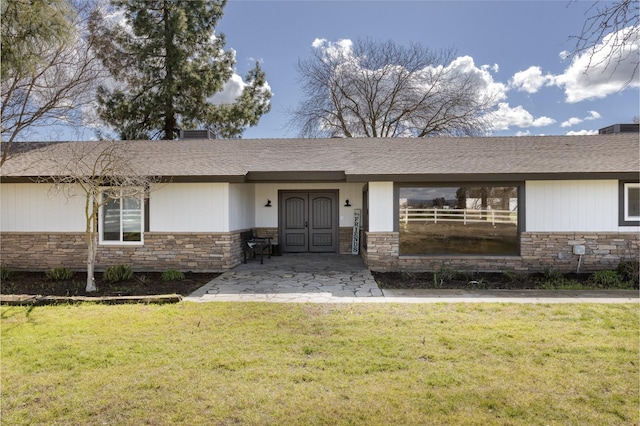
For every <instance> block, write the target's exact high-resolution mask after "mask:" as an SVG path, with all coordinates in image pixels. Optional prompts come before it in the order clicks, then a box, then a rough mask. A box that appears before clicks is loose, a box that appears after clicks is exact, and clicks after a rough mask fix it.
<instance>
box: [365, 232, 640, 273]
mask: <svg viewBox="0 0 640 426" xmlns="http://www.w3.org/2000/svg"><path fill="white" fill-rule="evenodd" d="M365 238H366V244H365V247H364V250H363V258H364V259H365V263H366V265H367V266H368V267H369V269H371V270H372V271H380V272H383V271H415V272H419V271H436V270H439V269H440V268H442V267H443V266H444V267H450V268H452V269H456V270H460V271H478V272H500V271H505V270H511V271H523V272H531V273H534V272H543V271H545V270H547V269H551V270H555V271H559V272H575V271H577V270H578V263H580V269H579V270H580V272H593V271H597V270H603V269H614V268H615V267H616V266H617V265H618V264H619V263H620V261H621V260H627V259H631V260H638V258H639V256H640V235H638V234H636V233H522V234H521V237H520V256H454V255H428V256H427V255H425V256H419V255H411V256H400V255H399V246H400V240H399V233H397V232H379V233H374V232H367V233H366V237H365ZM575 245H584V246H585V255H583V256H582V258H580V256H579V255H575V254H573V246H575Z"/></svg>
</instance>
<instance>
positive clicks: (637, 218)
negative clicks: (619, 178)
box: [622, 183, 640, 222]
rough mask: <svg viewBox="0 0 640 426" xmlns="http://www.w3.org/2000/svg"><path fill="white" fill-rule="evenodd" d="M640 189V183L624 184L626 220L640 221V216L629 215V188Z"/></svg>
mask: <svg viewBox="0 0 640 426" xmlns="http://www.w3.org/2000/svg"><path fill="white" fill-rule="evenodd" d="M632 188H638V189H640V183H625V184H624V206H623V207H622V208H623V209H624V220H625V221H629V222H631V221H640V216H629V189H632Z"/></svg>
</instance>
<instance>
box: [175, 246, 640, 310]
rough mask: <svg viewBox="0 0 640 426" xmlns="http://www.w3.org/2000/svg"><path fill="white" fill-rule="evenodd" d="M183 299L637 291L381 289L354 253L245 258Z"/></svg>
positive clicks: (501, 299) (437, 298) (619, 295)
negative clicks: (262, 262) (260, 259)
mask: <svg viewBox="0 0 640 426" xmlns="http://www.w3.org/2000/svg"><path fill="white" fill-rule="evenodd" d="M183 300H185V301H191V302H281V303H287V302H298V303H453V302H455V303H479V302H493V303H638V302H640V299H639V294H638V292H637V291H621V290H616V291H549V290H426V289H425V290H381V289H380V288H379V287H378V284H377V283H376V281H375V280H374V279H373V276H372V275H371V272H370V271H369V270H368V269H367V268H366V267H365V266H364V263H363V262H362V259H361V258H360V256H353V255H337V254H299V255H296V254H286V255H284V256H273V257H272V258H271V259H267V258H265V259H264V264H263V265H261V264H260V261H259V260H253V259H252V260H249V261H248V262H247V263H246V264H241V265H239V266H237V267H236V268H234V269H233V270H231V271H228V272H225V273H223V274H222V275H220V276H219V277H217V278H216V279H214V280H213V281H211V282H209V283H208V284H206V285H205V286H203V287H201V288H199V289H198V290H196V291H195V292H193V293H192V294H190V295H189V296H187V297H185V298H184V299H183Z"/></svg>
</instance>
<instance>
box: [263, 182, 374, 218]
mask: <svg viewBox="0 0 640 426" xmlns="http://www.w3.org/2000/svg"><path fill="white" fill-rule="evenodd" d="M362 187H363V184H362V183H336V184H332V183H274V184H256V191H255V200H256V201H255V226H256V227H259V228H275V227H277V226H278V191H279V190H286V191H292V190H300V191H306V190H323V189H326V190H336V189H337V190H338V206H339V215H340V225H339V226H341V227H350V226H353V210H354V209H362ZM347 199H348V200H349V203H350V204H351V207H345V206H344V203H345V201H346V200H347ZM267 200H271V206H272V207H265V204H267Z"/></svg>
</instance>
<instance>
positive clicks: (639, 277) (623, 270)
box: [616, 260, 640, 287]
mask: <svg viewBox="0 0 640 426" xmlns="http://www.w3.org/2000/svg"><path fill="white" fill-rule="evenodd" d="M616 271H617V272H618V275H619V276H620V279H621V280H623V281H631V284H633V285H634V286H635V287H638V284H640V262H638V261H637V260H623V261H621V262H620V264H619V265H618V267H617V268H616Z"/></svg>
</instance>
